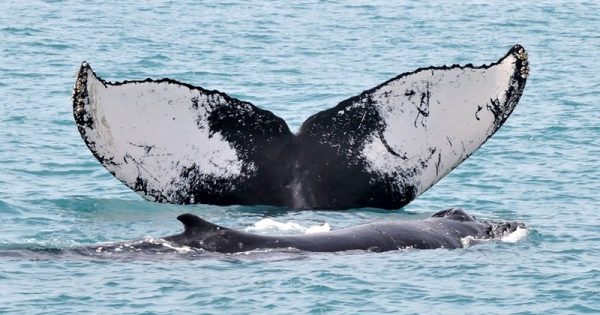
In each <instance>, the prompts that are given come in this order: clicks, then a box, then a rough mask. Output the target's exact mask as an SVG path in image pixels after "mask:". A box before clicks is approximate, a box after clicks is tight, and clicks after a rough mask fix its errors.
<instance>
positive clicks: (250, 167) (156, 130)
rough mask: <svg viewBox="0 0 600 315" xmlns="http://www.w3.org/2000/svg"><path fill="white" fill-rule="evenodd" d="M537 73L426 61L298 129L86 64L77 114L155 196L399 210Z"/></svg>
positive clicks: (92, 138) (495, 120) (508, 59)
mask: <svg viewBox="0 0 600 315" xmlns="http://www.w3.org/2000/svg"><path fill="white" fill-rule="evenodd" d="M528 72H529V66H528V61H527V53H526V52H525V50H524V49H523V47H521V46H519V45H515V46H514V47H512V48H511V49H510V50H509V51H508V53H507V54H506V55H505V56H504V57H502V58H501V59H500V60H498V61H497V62H495V63H492V64H490V65H483V66H473V65H471V64H468V65H465V66H459V65H453V66H442V67H427V68H420V69H417V70H415V71H412V72H408V73H404V74H401V75H399V76H397V77H394V78H392V79H390V80H388V81H386V82H384V83H382V84H380V85H378V86H376V87H374V88H372V89H369V90H366V91H364V92H362V93H360V94H359V95H357V96H354V97H351V98H348V99H346V100H344V101H342V102H340V103H339V104H338V105H337V106H335V107H333V108H330V109H327V110H324V111H321V112H319V113H316V114H314V115H313V116H311V117H309V118H308V119H307V120H306V121H305V122H304V123H303V124H302V126H301V128H300V130H299V131H298V132H297V133H296V134H293V133H292V132H291V131H290V129H289V128H288V126H287V125H286V123H285V121H284V120H283V119H281V118H279V117H277V116H275V115H274V114H273V113H271V112H269V111H266V110H263V109H260V108H258V107H256V106H254V105H253V104H251V103H248V102H244V101H240V100H238V99H235V98H232V97H230V96H228V95H227V94H225V93H222V92H219V91H215V90H213V91H210V90H206V89H203V88H201V87H197V86H192V85H189V84H186V83H181V82H178V81H175V80H171V79H160V80H152V79H146V80H141V81H124V82H116V83H111V82H108V81H105V80H102V79H101V78H99V77H98V76H97V75H96V74H95V73H94V71H92V68H91V67H90V65H89V64H88V63H85V62H84V63H83V64H82V65H81V68H80V70H79V73H78V75H77V79H76V83H75V87H74V93H73V113H74V117H75V121H76V123H77V127H78V129H79V132H80V133H81V136H82V138H83V140H84V141H85V143H86V144H87V146H88V148H89V149H90V150H91V151H92V153H93V154H94V156H95V157H96V158H97V159H98V161H100V163H101V164H102V165H103V166H104V167H105V168H106V169H107V170H108V171H109V172H110V173H111V174H113V175H114V176H115V177H116V178H117V179H119V180H120V181H121V182H123V183H124V184H125V185H127V186H128V187H130V188H131V189H133V190H134V191H136V192H137V193H139V194H140V195H142V196H143V197H144V198H146V199H148V200H152V201H156V202H164V203H175V204H191V203H207V204H216V205H231V204H244V205H275V206H283V207H288V208H298V209H314V208H320V209H338V210H340V209H348V208H362V207H375V208H384V209H398V208H401V207H402V206H404V205H406V204H407V203H409V202H410V201H412V200H413V199H414V198H416V197H417V196H419V195H420V194H422V193H423V192H424V191H426V190H427V189H428V188H429V187H431V186H432V185H434V184H435V183H436V182H438V181H439V180H440V179H441V178H443V177H444V176H445V175H446V174H448V173H449V172H450V171H451V170H453V169H454V168H455V167H457V166H458V165H459V164H460V163H461V162H462V161H464V160H465V159H466V158H468V157H469V156H470V155H471V154H473V152H475V151H476V150H477V149H478V148H479V147H480V146H481V145H482V144H483V143H484V142H485V141H486V140H487V139H488V138H489V137H491V136H492V135H493V134H494V133H495V132H496V131H497V130H498V128H500V126H502V124H503V123H504V122H505V121H506V119H507V118H508V116H509V115H510V114H511V113H512V111H513V110H514V108H515V106H516V104H517V102H518V101H519V99H520V97H521V95H522V93H523V89H524V87H525V82H526V79H527V75H528Z"/></svg>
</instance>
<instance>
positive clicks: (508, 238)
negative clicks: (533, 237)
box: [500, 226, 529, 243]
mask: <svg viewBox="0 0 600 315" xmlns="http://www.w3.org/2000/svg"><path fill="white" fill-rule="evenodd" d="M528 234H529V229H527V228H522V227H520V226H518V227H517V229H516V230H514V231H513V232H511V233H508V234H506V235H503V236H502V237H501V238H500V241H502V242H504V243H516V242H519V241H521V240H523V239H524V238H526V237H527V235H528Z"/></svg>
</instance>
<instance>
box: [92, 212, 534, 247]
mask: <svg viewBox="0 0 600 315" xmlns="http://www.w3.org/2000/svg"><path fill="white" fill-rule="evenodd" d="M177 219H178V220H179V221H181V222H182V223H183V225H184V228H185V229H184V232H183V233H181V234H177V235H172V236H167V237H164V238H163V240H164V241H166V242H168V243H169V245H171V246H176V247H183V246H188V247H190V248H194V249H203V250H206V251H211V252H221V253H235V252H246V251H252V250H256V249H290V248H292V249H298V250H301V251H308V252H339V251H348V250H369V251H374V252H384V251H390V250H398V249H408V248H413V249H435V248H447V249H454V248H462V247H463V246H464V245H463V242H462V241H461V240H462V239H463V238H465V237H469V236H470V237H472V238H473V239H477V240H481V239H496V238H500V237H501V236H503V235H506V234H508V233H511V232H514V231H515V230H516V229H517V228H518V227H521V228H524V227H525V226H524V225H523V224H522V223H517V222H503V223H493V222H487V221H480V220H477V219H476V218H475V217H473V216H471V215H469V214H468V213H467V212H465V211H464V210H462V209H457V208H451V209H447V210H443V211H439V212H437V213H435V214H434V215H433V216H431V217H430V218H427V219H424V220H411V221H396V222H379V223H370V224H363V225H357V226H353V227H348V228H344V229H339V230H334V231H331V232H321V233H314V234H297V235H283V236H268V235H259V234H253V233H248V232H243V231H237V230H233V229H229V228H225V227H221V226H218V225H216V224H213V223H210V222H208V221H206V220H203V219H201V218H200V217H198V216H196V215H193V214H189V213H186V214H182V215H180V216H178V217H177ZM145 246H147V247H148V249H149V250H152V249H156V246H157V244H156V243H146V242H139V243H136V244H134V245H132V244H128V245H127V248H128V249H129V250H133V251H143V250H144V249H145V248H144V247H145ZM117 247H119V248H123V246H122V244H114V245H108V246H100V245H97V246H94V247H90V249H91V250H94V251H97V252H99V251H110V249H111V248H113V249H114V248H117Z"/></svg>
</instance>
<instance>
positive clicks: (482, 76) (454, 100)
mask: <svg viewBox="0 0 600 315" xmlns="http://www.w3.org/2000/svg"><path fill="white" fill-rule="evenodd" d="M516 62H517V59H516V58H515V56H514V55H513V54H510V55H508V56H507V57H506V58H504V59H503V60H502V62H501V63H499V64H497V65H494V66H491V67H489V68H487V69H486V68H469V67H465V68H458V67H453V68H449V69H424V70H420V71H418V72H416V73H413V74H410V75H407V76H404V77H401V78H399V79H397V80H393V81H390V82H389V83H387V84H384V85H383V86H381V87H379V88H378V89H377V90H375V91H374V92H373V93H372V95H371V98H370V102H371V104H373V105H375V108H376V109H377V111H378V113H379V115H380V117H381V118H382V120H383V121H384V123H385V129H384V131H383V133H382V136H383V139H382V138H381V136H380V134H379V133H377V132H374V133H373V134H372V135H371V139H370V141H369V142H368V143H367V144H366V145H365V146H364V147H363V151H362V155H363V156H364V157H365V159H366V161H367V163H368V167H369V171H371V172H373V173H375V174H378V175H387V176H391V177H396V178H397V177H398V176H395V175H394V174H403V175H405V174H410V176H408V177H407V176H404V177H402V178H397V184H398V185H401V184H402V183H409V184H411V185H412V186H414V187H416V188H417V192H416V193H417V195H418V194H420V193H422V192H424V191H425V190H427V189H428V188H429V187H431V186H432V185H433V184H435V183H436V182H437V181H438V180H440V179H441V178H442V177H444V176H445V175H446V174H448V173H449V172H450V171H451V170H453V169H454V168H455V167H456V166H457V165H458V164H460V163H461V162H462V161H463V160H464V159H466V158H467V157H469V156H470V155H471V154H472V153H473V152H474V151H475V150H477V149H478V148H479V147H480V146H481V145H482V144H483V143H484V142H485V141H486V140H487V139H488V138H489V136H491V135H492V134H493V133H494V132H495V131H496V130H497V128H498V127H499V125H498V121H497V119H498V117H497V115H500V116H502V115H507V114H508V113H510V112H511V111H512V109H513V107H514V106H515V105H516V102H515V104H509V105H510V107H504V104H505V102H506V101H507V97H508V93H507V91H508V90H509V88H510V87H511V84H513V82H514V80H513V79H514V78H513V75H514V73H515V67H516ZM364 101H365V100H359V101H358V102H357V103H356V106H361V105H362V104H361V103H363V102H364ZM498 102H499V103H498ZM494 103H496V104H501V105H502V107H501V108H500V109H497V107H494ZM494 110H495V111H497V113H494V112H493V111H494ZM409 135H412V136H409ZM386 144H387V146H386ZM388 149H391V150H392V151H393V152H394V153H395V154H392V153H391V152H390V150H388Z"/></svg>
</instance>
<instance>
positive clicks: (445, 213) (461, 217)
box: [431, 208, 476, 222]
mask: <svg viewBox="0 0 600 315" xmlns="http://www.w3.org/2000/svg"><path fill="white" fill-rule="evenodd" d="M431 217H432V218H446V219H451V220H456V221H461V222H465V221H476V219H475V217H473V216H471V215H470V214H468V213H467V212H466V211H465V210H463V209H461V208H450V209H446V210H442V211H439V212H436V213H434V214H433V215H432V216H431Z"/></svg>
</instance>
